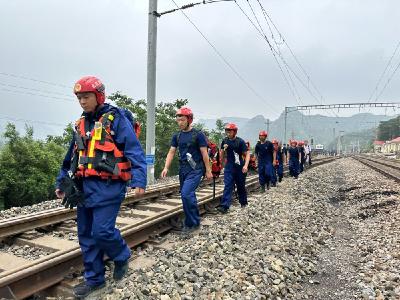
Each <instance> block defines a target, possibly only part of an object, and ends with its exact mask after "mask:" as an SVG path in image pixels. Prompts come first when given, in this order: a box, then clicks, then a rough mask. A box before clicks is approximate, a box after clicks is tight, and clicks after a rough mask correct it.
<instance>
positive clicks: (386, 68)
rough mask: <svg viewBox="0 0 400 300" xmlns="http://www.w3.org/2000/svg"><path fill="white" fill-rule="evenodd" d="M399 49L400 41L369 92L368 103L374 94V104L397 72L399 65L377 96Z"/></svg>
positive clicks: (369, 109)
mask: <svg viewBox="0 0 400 300" xmlns="http://www.w3.org/2000/svg"><path fill="white" fill-rule="evenodd" d="M399 48H400V41H399V42H398V43H397V45H396V47H395V49H394V51H393V53H392V55H391V56H390V58H389V60H388V62H387V64H386V66H385V68H384V70H383V72H382V74H381V75H380V76H379V79H378V81H377V83H376V85H375V88H374V89H373V90H372V92H371V94H370V96H369V98H368V101H367V102H368V103H370V102H371V101H372V99H373V96H374V94H376V98H375V99H374V100H375V102H376V101H378V100H379V98H380V97H381V95H382V94H383V92H384V91H385V89H386V87H387V86H388V84H389V82H390V81H391V80H392V78H393V76H394V75H395V73H396V72H397V69H398V68H399V65H400V63H399V65H397V67H396V68H395V69H394V72H393V73H392V75H391V76H390V77H389V79H388V80H387V81H386V83H385V85H384V86H383V88H382V89H381V91H380V93H379V94H378V88H379V85H380V84H381V82H382V80H383V78H384V77H385V74H386V72H387V71H388V70H389V68H390V66H391V64H392V61H393V58H394V57H395V56H396V53H397V51H398V50H399ZM370 111H371V108H368V111H367V113H369V112H370ZM365 118H366V116H364V118H363V119H362V123H364V121H365Z"/></svg>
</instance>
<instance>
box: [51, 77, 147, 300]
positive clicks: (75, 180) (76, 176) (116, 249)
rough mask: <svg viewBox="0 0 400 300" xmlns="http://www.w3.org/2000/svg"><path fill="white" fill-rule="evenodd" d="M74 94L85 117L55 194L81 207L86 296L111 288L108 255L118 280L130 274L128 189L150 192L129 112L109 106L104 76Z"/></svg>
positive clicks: (79, 289) (81, 291)
mask: <svg viewBox="0 0 400 300" xmlns="http://www.w3.org/2000/svg"><path fill="white" fill-rule="evenodd" d="M74 93H75V95H76V97H77V98H78V100H79V104H80V105H81V107H82V109H83V113H82V115H81V117H80V119H79V120H78V121H76V123H75V131H74V135H73V138H72V141H71V144H70V146H69V149H68V151H67V154H66V156H65V158H64V161H63V164H62V166H61V170H60V173H59V175H58V177H57V182H56V190H55V193H56V195H57V197H58V198H64V200H63V203H64V204H65V206H66V207H70V208H72V207H74V206H77V225H78V240H79V244H80V247H81V250H82V256H83V263H84V269H85V272H84V278H85V281H84V282H83V283H81V284H79V285H77V286H75V287H74V289H73V292H74V295H75V296H76V297H78V298H83V297H85V296H87V295H89V294H90V293H91V292H93V291H94V290H97V289H99V288H101V287H103V286H104V285H105V279H104V273H105V265H104V255H107V257H109V258H110V259H111V260H113V261H114V266H115V268H114V273H113V278H114V279H115V280H120V279H122V278H123V277H124V275H125V274H126V273H127V271H128V260H129V258H130V256H131V251H130V249H129V247H128V246H127V244H126V242H125V241H124V240H123V238H122V237H121V234H120V232H119V230H118V229H116V228H115V222H116V218H117V215H118V211H119V208H120V205H121V203H122V201H123V200H124V198H125V193H126V192H127V190H130V189H131V188H135V194H137V195H142V194H143V193H144V190H145V187H146V159H145V155H144V152H143V150H142V147H141V145H140V143H139V140H138V139H137V137H136V134H135V132H134V128H133V125H132V123H131V121H130V120H129V119H128V118H127V117H126V111H124V110H122V109H120V108H117V107H114V106H112V105H110V104H107V103H104V102H105V99H106V96H105V87H104V85H103V83H102V82H101V81H100V80H99V79H98V78H96V77H94V76H86V77H83V78H81V79H80V80H78V81H77V82H76V84H75V86H74Z"/></svg>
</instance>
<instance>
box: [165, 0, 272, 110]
mask: <svg viewBox="0 0 400 300" xmlns="http://www.w3.org/2000/svg"><path fill="white" fill-rule="evenodd" d="M171 1H172V2H173V3H174V4H175V6H176V7H177V8H178V9H179V10H180V11H181V13H182V14H183V15H184V16H185V18H186V19H187V20H188V21H189V22H190V23H191V24H192V26H193V27H194V28H195V29H196V31H197V32H198V33H199V34H200V35H201V36H202V37H203V39H204V40H205V41H206V42H207V43H208V45H209V46H210V47H211V48H212V49H213V51H214V52H215V53H216V54H217V55H218V57H219V58H220V59H221V60H222V61H223V62H224V63H225V64H226V65H227V66H228V68H229V69H230V70H231V71H232V72H233V73H234V74H235V75H236V76H237V77H238V78H239V79H240V81H242V82H243V84H244V85H245V86H246V87H247V88H248V89H249V90H250V91H251V92H252V93H253V94H254V95H255V96H256V97H257V99H258V100H259V101H261V103H263V104H264V105H268V106H269V107H268V108H272V110H273V111H274V112H276V113H278V114H279V111H277V110H276V109H275V108H274V106H273V105H271V104H269V103H268V102H267V101H266V100H265V99H264V98H263V97H262V96H261V95H260V94H259V93H258V92H257V91H256V90H255V89H254V88H253V87H252V86H251V85H250V84H249V83H248V82H247V80H246V79H244V77H243V76H242V75H241V74H240V73H239V72H238V71H237V70H236V69H235V68H234V67H233V66H232V64H231V63H230V62H229V61H228V60H227V59H226V58H225V57H224V56H223V55H222V53H221V52H220V51H219V50H218V49H217V48H216V46H215V45H214V44H213V43H211V41H210V40H209V39H208V38H207V37H206V36H205V34H204V33H203V32H202V31H201V30H200V29H199V27H198V26H197V25H196V24H195V23H194V22H193V21H192V20H191V19H190V18H189V16H188V15H187V14H186V13H185V12H184V11H183V10H182V9H180V7H179V6H178V4H177V3H176V2H175V0H171Z"/></svg>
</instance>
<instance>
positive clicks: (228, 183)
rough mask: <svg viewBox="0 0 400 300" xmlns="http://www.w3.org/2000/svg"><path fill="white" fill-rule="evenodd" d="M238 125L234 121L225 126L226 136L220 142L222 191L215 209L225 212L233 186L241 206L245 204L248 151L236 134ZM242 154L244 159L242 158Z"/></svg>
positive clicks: (230, 201) (228, 205) (230, 199)
mask: <svg viewBox="0 0 400 300" xmlns="http://www.w3.org/2000/svg"><path fill="white" fill-rule="evenodd" d="M237 131H238V127H237V126H236V124H234V123H228V124H227V125H226V126H225V134H226V138H225V139H224V140H223V141H222V143H221V150H222V151H221V161H224V158H226V162H225V168H224V185H225V186H224V192H223V195H222V198H221V202H220V204H219V205H218V206H217V210H218V211H219V212H221V213H227V212H228V211H229V208H230V206H231V203H232V194H233V189H234V186H235V185H236V187H237V194H238V197H239V203H240V205H241V207H242V208H244V207H246V206H247V204H248V203H247V191H246V176H245V175H246V173H247V171H248V167H249V161H250V151H248V150H247V145H246V143H245V141H244V140H243V139H242V138H240V137H238V136H237ZM243 156H244V157H245V159H243Z"/></svg>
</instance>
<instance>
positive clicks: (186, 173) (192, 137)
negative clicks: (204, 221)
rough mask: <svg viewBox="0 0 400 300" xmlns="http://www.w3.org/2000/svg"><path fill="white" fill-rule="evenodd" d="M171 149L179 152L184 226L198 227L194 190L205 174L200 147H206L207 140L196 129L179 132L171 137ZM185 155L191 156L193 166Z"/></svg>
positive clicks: (197, 210)
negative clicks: (176, 149)
mask: <svg viewBox="0 0 400 300" xmlns="http://www.w3.org/2000/svg"><path fill="white" fill-rule="evenodd" d="M171 147H174V148H178V150H179V183H180V189H181V198H182V205H183V211H184V212H185V226H186V227H189V228H190V227H197V226H199V225H200V213H199V208H198V206H197V198H196V189H197V188H198V186H199V184H200V181H201V178H202V177H203V175H204V172H205V166H204V162H203V156H202V154H201V152H200V147H207V139H206V136H205V135H204V133H203V132H201V131H198V130H196V129H192V130H190V131H187V132H185V131H180V132H178V133H175V134H174V135H173V136H172V140H171ZM187 153H190V154H191V156H192V159H193V162H194V163H195V166H191V165H190V163H189V161H188V158H187Z"/></svg>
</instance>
